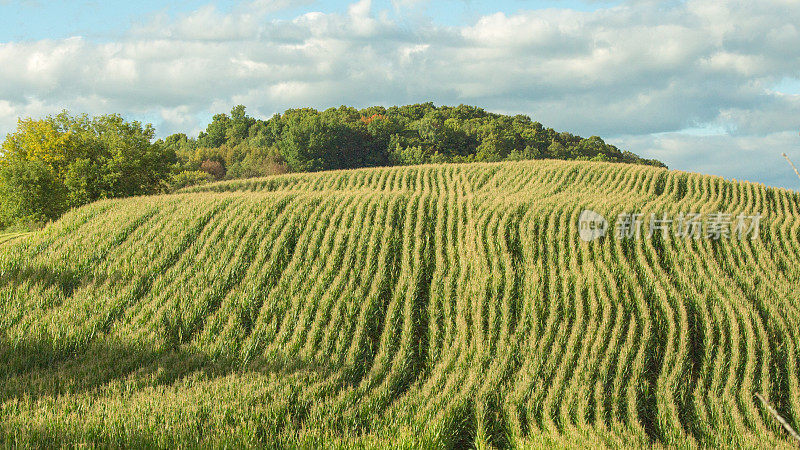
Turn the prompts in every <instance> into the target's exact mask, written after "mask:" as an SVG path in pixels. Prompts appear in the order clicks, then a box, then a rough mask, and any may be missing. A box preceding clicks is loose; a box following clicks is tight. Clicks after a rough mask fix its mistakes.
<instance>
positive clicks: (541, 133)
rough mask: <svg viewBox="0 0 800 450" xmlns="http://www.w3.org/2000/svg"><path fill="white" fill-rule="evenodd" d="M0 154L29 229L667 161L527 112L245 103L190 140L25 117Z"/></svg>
mask: <svg viewBox="0 0 800 450" xmlns="http://www.w3.org/2000/svg"><path fill="white" fill-rule="evenodd" d="M1 151H2V153H0V228H5V227H9V226H17V227H31V226H35V225H36V224H38V223H43V222H46V221H48V220H53V219H56V218H57V217H59V216H60V215H61V214H62V213H63V212H65V211H66V210H68V209H69V208H72V207H76V206H80V205H84V204H86V203H89V202H92V201H95V200H98V199H103V198H117V197H127V196H134V195H145V194H156V193H164V192H171V191H173V190H175V189H179V188H181V187H184V186H188V185H191V184H198V183H205V182H208V181H213V180H221V179H234V178H250V177H260V176H268V175H273V174H279V173H285V172H307V171H319V170H333V169H348V168H356V167H371V166H390V165H411V164H424V163H446V162H477V161H503V160H523V159H543V158H551V159H580V160H593V161H610V162H626V163H634V164H647V165H654V166H664V164H662V163H661V162H659V161H656V160H652V159H644V158H640V157H639V156H637V155H635V154H633V153H631V152H627V151H622V150H620V149H618V148H617V147H615V146H613V145H610V144H607V143H605V142H604V141H603V140H602V139H601V138H599V137H597V136H592V137H589V138H582V137H580V136H575V135H573V134H570V133H566V132H557V131H555V130H553V129H552V128H545V127H543V126H542V124H541V123H539V122H536V121H533V120H531V118H530V117H528V116H525V115H515V116H509V115H503V114H495V113H490V112H487V111H485V110H484V109H482V108H478V107H474V106H467V105H460V106H457V107H449V106H439V107H437V106H435V105H434V104H433V103H423V104H416V105H407V106H393V107H390V108H385V107H382V106H373V107H369V108H364V109H356V108H353V107H349V106H341V107H339V108H329V109H326V110H324V111H318V110H316V109H312V108H300V109H289V110H287V111H285V112H284V113H283V114H275V115H274V116H272V117H271V118H269V119H266V120H261V119H256V118H253V117H250V116H248V115H247V113H246V109H245V107H244V106H242V105H238V106H236V107H234V108H233V109H232V110H231V112H230V114H216V115H214V116H213V118H212V121H211V123H209V124H208V126H207V127H206V129H205V130H204V131H202V132H200V134H199V135H198V136H197V137H196V138H194V137H189V136H187V135H186V134H184V133H177V134H173V135H170V136H168V137H166V138H165V139H155V129H154V128H153V126H152V125H150V124H142V123H140V122H137V121H126V120H125V119H124V118H123V117H121V116H120V115H117V114H109V115H101V116H98V117H89V116H88V115H78V116H73V115H70V114H69V113H68V112H63V113H61V114H58V115H55V116H48V117H45V118H43V119H31V118H27V119H20V120H19V121H18V124H17V129H16V130H15V131H14V132H12V133H9V134H8V135H7V136H6V138H5V141H4V142H3V144H2V150H1Z"/></svg>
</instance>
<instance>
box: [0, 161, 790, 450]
mask: <svg viewBox="0 0 800 450" xmlns="http://www.w3.org/2000/svg"><path fill="white" fill-rule="evenodd" d="M584 209H591V210H593V211H596V212H597V213H599V214H602V215H603V216H605V217H606V218H608V219H609V222H610V226H611V227H612V229H611V230H609V231H608V235H607V236H606V237H605V238H601V239H598V240H594V241H592V242H584V241H583V240H581V238H580V236H579V217H580V215H581V213H582V211H583V210H584ZM799 210H800V196H798V195H797V194H796V193H794V192H791V191H786V190H777V189H768V188H765V187H763V186H761V185H756V184H751V183H745V182H733V181H727V180H723V179H721V178H719V177H711V176H702V175H695V174H687V173H681V172H675V171H667V170H664V169H657V168H652V167H647V166H634V165H623V164H606V163H589V162H564V161H561V162H556V161H530V162H520V163H499V164H469V165H439V166H413V167H400V168H387V169H363V170H353V171H340V172H328V173H311V174H299V175H285V176H279V177H272V178H266V179H258V180H248V181H236V182H228V183H220V184H215V185H210V186H205V187H202V188H196V189H192V190H187V191H186V192H183V193H179V194H175V195H169V196H158V197H138V198H131V199H124V200H114V201H102V202H98V203H94V204H91V205H89V206H86V207H83V208H81V209H78V210H75V211H73V212H71V213H69V214H67V215H66V216H64V217H63V218H62V219H61V220H59V221H58V222H56V223H54V224H52V225H50V226H49V227H47V228H46V229H45V230H43V231H42V232H39V233H37V234H35V235H33V236H30V237H25V238H21V239H17V240H14V241H12V242H9V243H7V244H5V245H4V246H3V247H2V248H0V305H2V309H1V310H0V311H2V312H0V443H4V444H5V443H10V442H15V441H16V442H42V443H56V444H58V443H62V444H74V443H81V442H89V443H100V444H109V445H123V444H127V445H157V446H173V445H176V444H183V445H193V444H204V445H215V444H222V443H228V444H233V445H237V444H257V443H261V444H266V445H268V446H286V445H307V446H317V445H322V444H324V445H327V446H342V447H351V446H366V447H383V446H386V445H389V444H392V445H403V444H405V445H413V446H437V447H454V446H455V447H462V446H473V445H474V446H481V445H484V444H490V445H492V446H497V447H508V446H518V447H524V446H531V447H539V446H542V445H545V446H547V445H552V446H598V447H599V446H608V447H634V446H642V445H693V444H697V445H701V446H714V447H728V446H732V447H739V446H742V447H786V448H792V445H794V444H793V443H792V442H791V441H790V440H789V439H790V438H789V437H788V435H787V434H786V433H785V432H784V430H783V429H781V428H780V426H779V425H778V424H777V422H775V421H774V420H773V419H772V417H770V416H769V415H767V414H766V413H765V411H764V410H763V408H762V407H761V405H760V403H758V400H756V399H755V398H754V394H755V393H761V394H763V395H764V396H765V397H767V398H768V399H769V400H770V402H771V403H772V404H774V405H775V406H776V408H777V409H778V411H779V412H780V413H781V414H782V415H784V417H786V418H787V420H788V421H789V422H790V423H791V424H792V425H793V426H795V428H798V425H800V386H798V384H800V363H799V362H798V357H800V353H798V350H800V304H798V294H797V290H796V289H795V287H796V286H800V261H798V260H799V259H800V238H799V237H798V232H799V231H800V230H799V229H800V215H799V214H800V211H799ZM626 212H636V213H641V214H643V216H642V217H644V218H649V217H650V213H651V212H652V213H657V214H658V216H659V217H661V214H662V213H666V214H668V215H669V216H670V217H677V216H679V214H680V213H682V212H685V213H690V212H698V213H703V214H706V215H707V216H708V215H711V214H713V213H715V212H724V213H730V214H732V217H734V218H735V217H736V216H737V215H738V214H741V213H744V214H747V215H755V214H758V213H760V214H762V215H763V216H764V217H763V219H761V227H760V232H759V233H758V235H757V239H750V238H749V237H747V238H745V239H736V236H735V234H734V236H730V237H726V236H722V238H720V239H706V238H705V236H701V237H700V238H698V239H693V238H680V237H678V236H675V235H672V234H671V233H670V236H669V237H667V238H666V239H665V238H663V237H661V234H659V233H656V234H655V236H654V237H652V238H648V237H647V236H646V234H647V233H646V230H643V231H644V233H643V234H644V235H643V236H641V237H640V238H639V239H633V238H626V239H616V238H615V237H614V233H615V230H614V229H613V228H614V226H615V222H616V220H617V219H616V218H617V217H618V214H621V213H626ZM734 222H735V219H734Z"/></svg>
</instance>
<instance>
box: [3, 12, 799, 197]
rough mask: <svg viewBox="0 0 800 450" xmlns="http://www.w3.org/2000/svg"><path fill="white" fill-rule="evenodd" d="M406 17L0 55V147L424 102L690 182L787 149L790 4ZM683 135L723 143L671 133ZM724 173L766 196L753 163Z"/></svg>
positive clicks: (335, 18)
mask: <svg viewBox="0 0 800 450" xmlns="http://www.w3.org/2000/svg"><path fill="white" fill-rule="evenodd" d="M414 3H415V2H414V1H408V0H397V1H395V2H393V5H394V8H395V14H394V15H390V14H387V13H386V11H376V10H375V9H376V8H375V5H373V4H372V2H371V1H370V0H360V1H358V2H354V3H351V4H350V5H349V6H348V7H347V8H344V10H343V11H342V12H340V13H330V14H326V13H321V12H314V11H312V10H307V12H305V13H303V14H299V15H298V16H297V17H295V18H294V19H292V20H277V19H274V18H272V13H274V12H275V11H278V10H280V9H284V8H286V7H288V6H291V5H292V2H289V1H288V0H287V1H284V0H272V1H268V0H256V1H252V2H247V3H244V4H242V5H241V6H240V7H237V8H234V10H232V11H230V12H222V11H220V10H218V9H216V8H214V7H213V6H206V7H203V8H200V9H198V10H196V11H194V12H192V13H189V14H186V15H183V16H180V17H178V18H175V19H171V18H169V17H168V16H165V15H162V16H155V17H151V18H150V22H149V23H147V24H139V25H137V26H135V27H134V28H132V29H131V30H130V31H129V32H128V33H127V34H126V35H125V37H123V38H121V39H119V40H117V41H114V42H95V41H91V40H87V39H83V38H80V37H75V38H69V39H62V40H41V41H25V42H9V43H0V67H3V70H2V73H0V133H3V134H4V133H5V132H8V131H10V130H12V129H13V127H14V126H15V123H16V118H17V117H19V116H38V115H42V114H47V113H52V112H58V111H60V110H61V109H62V108H67V109H70V110H73V111H75V112H88V113H93V114H95V113H103V112H119V113H123V114H125V115H128V116H131V117H155V118H157V121H160V122H158V123H156V126H157V128H158V130H159V132H160V134H166V133H170V132H174V131H187V132H193V130H196V129H197V128H198V127H200V126H202V125H203V123H202V119H198V117H201V118H202V116H203V114H206V115H207V116H208V117H209V118H210V115H211V114H212V113H216V112H221V111H226V110H228V109H229V108H230V107H231V106H233V105H234V104H237V103H242V104H245V105H247V106H248V108H249V111H250V112H251V113H253V112H256V111H258V112H261V113H263V114H265V115H270V114H272V113H273V112H278V111H282V110H283V109H286V108H289V107H299V106H314V107H328V106H337V105H340V104H350V105H355V106H367V105H371V104H384V105H393V104H405V103H412V102H420V101H429V100H430V101H434V102H436V103H439V104H458V103H468V104H474V105H479V106H483V107H486V108H488V109H490V110H496V111H505V112H514V113H525V114H529V115H531V116H532V117H533V118H534V119H535V120H539V121H541V122H542V123H544V124H545V125H546V126H552V127H554V128H556V129H559V130H567V131H571V132H575V133H578V134H582V135H593V134H596V135H600V136H611V137H614V136H625V138H624V139H623V138H620V139H622V140H621V141H619V142H624V143H625V145H623V147H625V148H626V149H630V150H632V151H640V152H642V153H644V154H647V155H648V156H654V154H656V153H657V155H656V156H655V157H659V158H661V159H663V160H665V161H667V162H668V163H671V165H672V166H674V167H676V168H681V169H685V170H701V171H702V170H706V171H709V172H712V173H719V174H726V173H723V172H724V171H725V167H734V165H733V163H730V162H728V163H726V164H729V165H728V166H724V164H723V165H716V164H714V163H713V158H715V157H716V156H715V155H718V154H719V152H720V151H721V149H722V148H723V147H725V146H729V147H730V148H740V149H743V150H742V151H741V153H740V154H738V156H737V158H739V160H743V161H746V159H742V158H754V160H756V161H760V158H759V157H758V155H757V152H759V151H760V152H767V151H769V152H772V151H773V149H775V152H776V153H777V154H779V153H780V151H782V150H781V149H782V148H783V149H785V150H786V151H789V150H790V148H792V146H794V147H797V146H798V145H797V144H798V143H797V142H796V139H795V138H796V135H797V133H796V131H797V128H800V124H799V123H798V122H797V117H800V115H799V114H798V113H799V112H800V97H798V96H796V95H786V94H781V93H779V92H774V91H771V90H770V89H772V88H773V87H774V86H775V85H776V84H777V83H779V82H780V81H781V80H785V79H798V78H800V47H798V46H797V45H795V44H796V42H797V41H798V40H800V26H798V25H796V24H798V23H800V8H797V5H796V2H793V1H780V0H767V1H764V2H758V3H752V4H751V3H748V2H738V1H734V0H729V1H719V2H707V1H701V0H688V1H685V2H657V1H649V0H648V1H639V0H631V1H629V2H626V3H623V4H621V5H618V6H615V7H612V8H607V9H599V10H597V11H594V12H578V11H572V10H568V9H547V10H538V11H519V12H517V13H515V14H510V15H508V14H503V13H497V14H491V15H488V16H485V17H482V18H480V19H478V20H476V21H475V22H474V23H471V24H467V25H464V26H461V27H453V26H437V25H435V24H434V23H433V22H432V21H430V20H428V21H420V20H404V16H403V12H404V11H405V10H416V9H415V8H414ZM696 126H715V127H718V128H720V129H726V130H731V132H730V134H728V135H725V136H716V137H704V138H699V137H697V136H693V135H686V134H681V133H678V134H675V133H676V132H677V131H679V130H682V129H685V128H689V127H696ZM793 139H795V141H793ZM766 144H769V145H770V146H771V147H769V150H767V147H765V145H766ZM683 145H686V146H688V148H691V155H697V156H696V157H695V156H692V157H691V158H690V157H687V156H686V152H687V151H688V150H685V149H683V147H681V146H683ZM776 146H778V147H776ZM780 146H783V147H780ZM654 152H655V153H654ZM770 154H771V153H770ZM721 164H722V163H721ZM736 167H740V169H741V170H742V171H744V172H742V173H744V174H745V175H746V174H747V170H750V171H751V172H752V173H753V174H754V175H753V177H751V178H753V179H756V180H758V181H764V182H773V181H774V182H776V183H777V182H778V181H775V180H778V178H774V176H773V175H770V171H762V172H756V169H755V168H754V167H755V165H753V164H749V165H748V164H747V163H742V165H741V166H736ZM737 170H738V169H737ZM737 173H738V172H737ZM740 176H741V175H740ZM758 177H760V178H758Z"/></svg>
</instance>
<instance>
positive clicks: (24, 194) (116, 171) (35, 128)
mask: <svg viewBox="0 0 800 450" xmlns="http://www.w3.org/2000/svg"><path fill="white" fill-rule="evenodd" d="M154 135H155V130H154V129H153V127H152V125H149V124H148V125H142V124H141V123H139V122H136V121H133V122H127V121H125V120H124V119H123V118H122V117H121V116H119V115H116V114H110V115H102V116H98V117H94V118H90V117H89V116H86V115H81V116H70V115H69V114H68V113H66V112H64V113H61V114H58V115H57V116H48V117H46V118H44V119H40V120H34V119H22V120H20V121H19V123H18V125H17V130H16V131H15V132H13V133H10V134H8V135H7V136H6V139H5V141H4V142H3V145H2V150H3V151H2V154H0V168H2V170H0V189H2V191H3V193H4V195H3V196H2V197H0V209H2V210H3V216H4V219H3V224H4V225H9V224H10V223H12V222H15V221H23V220H24V221H29V220H48V219H54V218H56V217H58V216H59V215H60V214H61V213H63V212H64V211H66V210H67V209H68V208H70V207H73V206H79V205H83V204H85V203H88V202H91V201H94V200H97V199H101V198H113V197H126V196H131V195H141V194H151V193H156V192H158V191H159V190H160V189H161V188H162V187H163V183H164V181H165V180H166V179H167V178H168V177H169V175H170V172H171V168H172V166H173V165H174V164H175V163H176V155H175V153H174V151H172V150H171V149H170V148H168V147H167V146H164V145H162V144H161V143H155V144H154V143H152V140H153V137H154Z"/></svg>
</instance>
